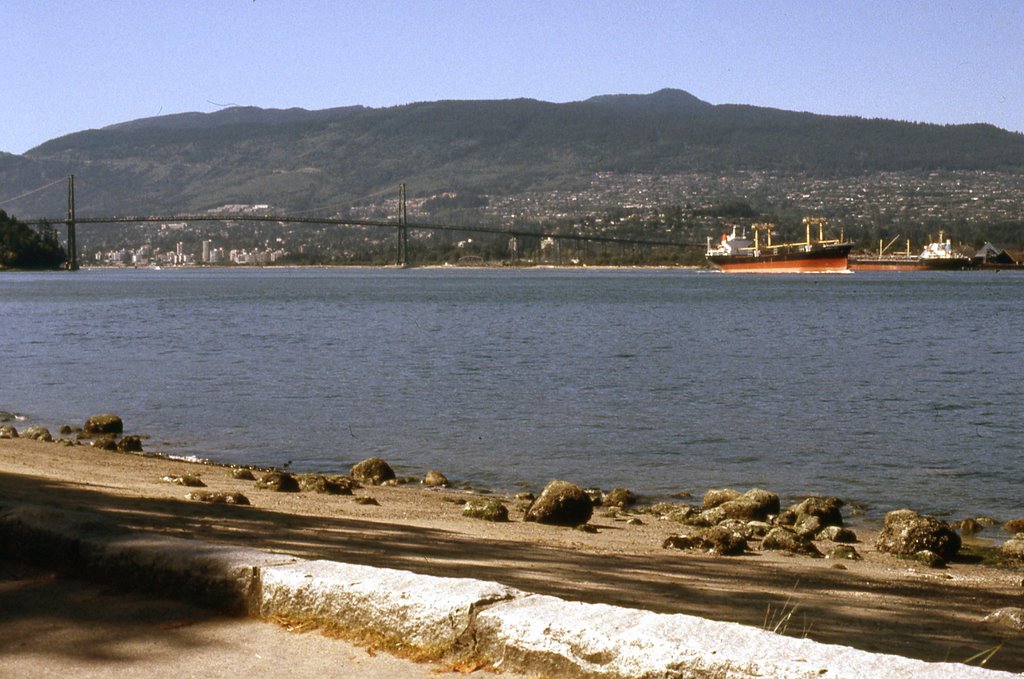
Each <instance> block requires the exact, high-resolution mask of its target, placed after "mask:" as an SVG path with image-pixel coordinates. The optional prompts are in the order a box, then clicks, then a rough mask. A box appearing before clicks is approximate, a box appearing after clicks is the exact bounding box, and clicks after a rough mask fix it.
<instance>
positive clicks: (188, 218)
mask: <svg viewBox="0 0 1024 679" xmlns="http://www.w3.org/2000/svg"><path fill="white" fill-rule="evenodd" d="M70 221H73V222H74V223H75V224H115V223H122V224H123V223H140V222H272V223H282V224H313V225H334V226H369V227H383V228H391V229H403V228H404V229H407V230H410V231H413V230H416V231H458V232H461V233H487V234H493V235H498V236H508V237H516V238H521V237H527V236H532V237H534V238H551V239H552V240H569V241H588V242H595V243H616V244H620V245H652V246H665V247H701V248H702V247H705V245H706V244H705V243H693V242H685V241H668V240H655V239H646V238H625V237H619V236H603V235H598V234H580V233H558V232H554V231H541V232H537V231H525V230H521V229H499V228H493V227H487V226H456V225H453V224H436V223H429V222H410V223H401V222H398V221H395V220H375V219H349V218H336V217H292V216H287V215H238V214H196V215H169V216H168V215H154V216H138V215H136V216H126V217H75V218H74V219H73V220H70V219H67V218H55V219H35V220H27V221H24V223H26V224H43V223H47V224H68V223H69V222H70Z"/></svg>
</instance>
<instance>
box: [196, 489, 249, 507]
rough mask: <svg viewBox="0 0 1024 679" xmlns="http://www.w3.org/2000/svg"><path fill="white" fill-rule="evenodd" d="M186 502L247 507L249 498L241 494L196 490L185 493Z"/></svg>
mask: <svg viewBox="0 0 1024 679" xmlns="http://www.w3.org/2000/svg"><path fill="white" fill-rule="evenodd" d="M185 499H186V500H192V501H194V502H212V503H214V504H227V505H248V504H249V498H247V497H246V496H244V495H242V494H241V493H214V492H212V491H209V490H197V491H194V492H192V493H185Z"/></svg>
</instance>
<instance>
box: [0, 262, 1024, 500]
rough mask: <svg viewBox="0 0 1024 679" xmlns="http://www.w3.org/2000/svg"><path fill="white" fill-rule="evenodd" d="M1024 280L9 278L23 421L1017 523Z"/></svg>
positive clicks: (197, 447) (362, 274)
mask: <svg viewBox="0 0 1024 679" xmlns="http://www.w3.org/2000/svg"><path fill="white" fill-rule="evenodd" d="M1022 290H1024V277H1022V276H1020V275H1017V274H1014V273H1005V272H1004V273H1001V274H998V275H996V274H993V273H988V272H968V273H935V274H930V273H914V274H903V275H900V274H870V273H857V274H854V275H846V276H775V277H772V276H768V277H761V276H725V275H720V274H711V273H704V272H692V271H685V272H684V271H575V270H573V271H552V270H530V271H511V270H510V271H486V270H415V269H414V270H374V269H358V270H311V269H301V270H295V269H292V270H276V269H273V270H183V271H99V270H87V271H82V272H79V273H78V274H73V275H69V274H66V273H52V274H11V273H4V274H0V318H2V319H3V321H2V325H0V346H2V351H3V355H2V357H3V373H4V374H3V386H2V387H0V410H19V411H23V412H27V413H29V414H30V415H33V416H34V417H35V418H36V419H38V420H40V421H42V422H43V423H46V424H51V425H56V424H60V423H61V422H65V421H73V422H80V421H82V420H83V419H84V418H85V417H86V416H87V415H89V414H94V413H97V412H106V411H110V412H116V413H118V414H120V415H122V417H123V418H124V419H125V421H126V424H127V427H128V428H129V429H130V430H131V431H132V432H146V433H149V434H150V435H152V436H153V439H152V440H151V441H150V444H149V448H150V449H153V450H159V451H160V452H168V453H175V454H197V455H204V456H208V457H211V458H213V459H216V460H219V461H224V462H248V463H255V464H267V465H282V464H284V463H285V462H287V461H291V466H290V468H292V469H298V470H314V469H315V470H330V471H339V470H347V468H348V466H349V465H351V464H352V463H353V462H355V461H358V460H359V459H361V458H363V457H366V456H368V455H370V454H379V455H381V456H383V457H385V458H386V459H388V460H389V461H391V462H392V463H393V464H395V465H396V466H397V467H399V470H400V473H401V472H402V471H404V472H407V473H415V474H418V473H422V472H423V471H425V470H426V469H428V468H437V469H440V470H442V471H444V472H445V473H446V474H447V475H449V477H452V478H458V479H461V480H467V481H471V482H473V483H474V484H477V485H490V486H492V487H494V488H501V489H512V488H515V487H518V485H519V484H527V485H529V486H532V487H539V486H541V485H542V484H543V483H544V482H546V481H547V480H548V479H550V478H555V477H559V478H567V479H570V480H573V481H576V482H579V483H581V484H584V485H597V486H602V487H612V486H617V485H626V486H629V487H631V488H633V489H635V490H637V491H639V492H641V493H645V494H671V493H676V492H691V493H693V494H695V495H699V494H702V493H703V492H704V490H706V489H707V488H710V487H719V486H731V487H738V488H746V487H751V486H755V485H757V486H762V487H766V488H769V489H771V490H774V491H776V492H778V493H780V494H782V495H783V496H784V497H790V498H791V497H794V496H797V495H800V494H803V493H815V492H817V493H828V494H837V495H840V496H842V497H844V498H848V499H853V500H856V501H858V502H861V503H866V504H868V505H869V507H871V508H872V511H873V513H875V514H876V515H877V514H880V513H881V512H884V511H886V510H888V509H892V508H895V507H898V506H911V507H913V508H915V509H919V510H922V511H929V512H933V513H939V514H947V515H948V514H951V513H953V514H955V513H957V512H968V511H969V512H972V513H973V512H977V513H993V514H997V515H1000V516H1009V515H1020V514H1021V513H1024V507H1022V506H1021V501H1020V500H1019V497H1020V495H1019V489H1020V487H1021V481H1022V480H1024V471H1022V469H1021V463H1020V458H1021V453H1022V452H1024V451H1022V448H1024V434H1022V433H1024V417H1022V411H1021V403H1022V400H1024V399H1022V395H1024V394H1022V386H1021V385H1022V381H1021V376H1022V373H1024V370H1022V368H1024V350H1022V343H1021V337H1022V336H1024V301H1022V299H1024V298H1022V295H1021V292H1022Z"/></svg>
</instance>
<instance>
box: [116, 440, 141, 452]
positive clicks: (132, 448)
mask: <svg viewBox="0 0 1024 679" xmlns="http://www.w3.org/2000/svg"><path fill="white" fill-rule="evenodd" d="M117 449H118V450H119V451H121V452H122V453H141V452H142V439H141V438H139V437H138V436H125V437H124V438H123V439H121V440H120V441H118V442H117Z"/></svg>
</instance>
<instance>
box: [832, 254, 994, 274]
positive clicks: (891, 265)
mask: <svg viewBox="0 0 1024 679" xmlns="http://www.w3.org/2000/svg"><path fill="white" fill-rule="evenodd" d="M975 268H977V265H976V264H975V263H974V261H973V260H971V259H968V258H966V257H954V258H951V259H918V258H913V257H912V258H908V259H886V258H884V257H881V258H879V257H853V258H850V270H851V271H966V270H968V269H975Z"/></svg>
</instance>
